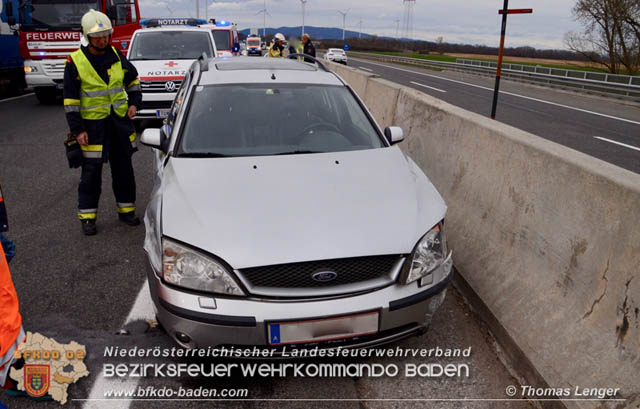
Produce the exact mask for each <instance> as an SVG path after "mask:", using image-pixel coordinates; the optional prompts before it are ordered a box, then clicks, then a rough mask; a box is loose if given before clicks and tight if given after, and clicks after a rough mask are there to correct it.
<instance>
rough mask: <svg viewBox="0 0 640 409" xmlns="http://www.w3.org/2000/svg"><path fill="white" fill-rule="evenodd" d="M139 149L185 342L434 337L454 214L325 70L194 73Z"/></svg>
mask: <svg viewBox="0 0 640 409" xmlns="http://www.w3.org/2000/svg"><path fill="white" fill-rule="evenodd" d="M141 140H142V143H144V144H146V145H149V146H152V147H154V148H156V149H154V151H155V165H154V166H155V180H154V186H153V192H152V197H151V200H150V203H149V205H148V208H147V211H146V214H145V225H146V239H145V245H144V248H145V250H146V252H147V254H148V257H149V267H150V268H149V271H148V279H149V285H150V289H151V297H152V299H153V302H154V306H155V311H156V314H157V317H158V320H159V321H160V323H161V324H162V325H163V327H164V328H165V329H166V331H167V333H168V334H169V335H170V336H171V337H172V338H173V339H174V340H175V341H176V342H177V343H178V344H179V345H181V346H183V347H186V348H194V347H208V346H212V347H222V346H234V347H242V346H262V347H265V348H271V349H272V351H273V350H275V351H280V350H282V349H283V348H282V346H284V345H286V346H289V345H293V346H295V347H296V348H306V347H320V348H334V347H338V346H341V347H343V348H347V347H368V346H374V345H381V344H385V343H388V342H391V341H394V340H397V339H400V338H403V337H407V336H410V335H414V334H420V333H422V332H424V330H425V329H426V328H427V327H428V325H429V324H430V321H431V318H432V315H433V314H434V313H435V311H436V310H437V309H438V307H439V306H440V304H441V303H442V301H443V299H444V296H445V292H446V287H447V284H448V283H449V281H450V280H451V278H452V275H453V273H452V262H451V253H450V252H448V250H447V246H446V240H445V230H444V227H445V226H444V217H445V213H446V210H447V208H446V205H445V203H444V201H443V199H442V197H441V196H440V194H438V192H437V191H436V189H435V188H434V186H433V185H432V184H431V182H430V181H429V179H427V177H426V176H425V175H424V173H423V172H422V171H421V170H420V168H419V167H418V166H417V165H416V164H415V163H414V161H413V160H411V158H409V157H408V156H407V155H405V154H404V153H403V152H402V151H401V150H400V148H399V147H398V146H397V145H396V144H397V143H398V142H400V141H402V140H403V134H402V130H401V129H400V128H397V127H389V128H387V129H385V130H384V132H382V131H381V129H380V128H379V127H378V125H377V124H376V122H375V121H374V119H373V118H372V116H371V115H370V113H369V112H368V110H367V109H366V108H365V107H364V105H363V103H362V101H361V100H360V99H359V98H358V96H357V95H356V94H355V93H354V92H353V90H352V89H351V88H350V87H349V86H348V85H347V84H345V83H344V81H343V80H342V79H341V78H340V77H339V76H337V75H336V74H334V73H333V72H331V71H329V70H327V69H326V68H325V67H324V65H323V64H322V63H320V62H319V61H317V62H316V63H315V64H309V63H304V62H299V61H294V60H284V59H276V58H266V59H265V58H259V59H251V58H248V57H237V58H233V59H221V58H217V59H211V60H208V61H207V60H200V61H198V62H196V63H194V65H193V66H192V67H191V69H190V70H189V71H188V72H187V75H186V76H185V80H184V82H183V84H182V87H181V88H180V90H179V92H178V94H177V96H176V99H175V101H174V103H173V106H172V108H171V112H170V114H169V117H168V118H167V120H166V122H165V125H164V126H163V127H162V128H161V129H146V130H145V131H144V133H143V134H142V138H141Z"/></svg>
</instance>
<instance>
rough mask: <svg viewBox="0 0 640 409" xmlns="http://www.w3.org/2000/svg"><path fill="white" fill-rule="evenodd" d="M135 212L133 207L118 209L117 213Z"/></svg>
mask: <svg viewBox="0 0 640 409" xmlns="http://www.w3.org/2000/svg"><path fill="white" fill-rule="evenodd" d="M135 211H136V207H135V206H129V207H118V213H131V212H135Z"/></svg>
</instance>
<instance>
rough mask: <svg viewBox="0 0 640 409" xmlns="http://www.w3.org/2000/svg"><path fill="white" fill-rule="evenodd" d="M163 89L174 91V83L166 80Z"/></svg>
mask: <svg viewBox="0 0 640 409" xmlns="http://www.w3.org/2000/svg"><path fill="white" fill-rule="evenodd" d="M164 89H166V90H167V92H174V91H175V90H176V83H175V82H173V81H167V82H165V83H164Z"/></svg>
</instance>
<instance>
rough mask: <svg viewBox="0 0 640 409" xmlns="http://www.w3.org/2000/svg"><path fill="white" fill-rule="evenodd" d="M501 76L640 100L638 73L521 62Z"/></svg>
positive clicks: (490, 66) (476, 69)
mask: <svg viewBox="0 0 640 409" xmlns="http://www.w3.org/2000/svg"><path fill="white" fill-rule="evenodd" d="M349 54H350V55H352V56H354V57H363V58H368V59H373V60H378V61H383V62H395V63H401V64H408V65H416V66H423V67H429V68H440V69H448V70H454V71H461V72H472V73H476V74H480V75H490V76H494V75H495V69H496V63H494V62H490V61H478V60H463V59H459V60H458V62H455V63H453V62H444V61H434V60H425V59H420V58H409V57H399V56H393V55H385V54H371V53H363V52H356V51H350V52H349ZM502 76H503V77H507V78H511V79H514V80H520V81H525V82H529V83H534V84H542V85H550V86H556V87H562V88H568V89H573V90H577V91H584V92H589V93H595V94H602V95H607V96H616V97H619V98H624V99H630V100H633V101H640V77H635V76H628V75H614V74H605V73H596V72H588V71H572V70H564V69H556V68H549V67H538V66H529V65H520V64H503V69H502Z"/></svg>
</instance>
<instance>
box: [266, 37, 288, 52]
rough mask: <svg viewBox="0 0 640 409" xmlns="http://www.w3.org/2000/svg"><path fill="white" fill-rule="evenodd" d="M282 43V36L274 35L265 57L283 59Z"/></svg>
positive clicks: (283, 39)
mask: <svg viewBox="0 0 640 409" xmlns="http://www.w3.org/2000/svg"><path fill="white" fill-rule="evenodd" d="M284 42H285V38H284V35H282V33H278V34H276V35H275V36H274V37H273V44H271V47H269V53H268V54H267V55H268V56H269V57H272V58H284Z"/></svg>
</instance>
